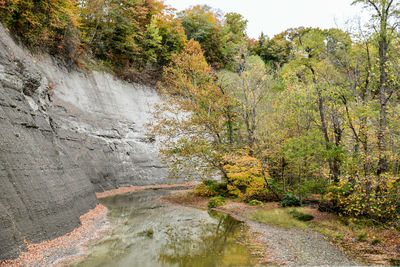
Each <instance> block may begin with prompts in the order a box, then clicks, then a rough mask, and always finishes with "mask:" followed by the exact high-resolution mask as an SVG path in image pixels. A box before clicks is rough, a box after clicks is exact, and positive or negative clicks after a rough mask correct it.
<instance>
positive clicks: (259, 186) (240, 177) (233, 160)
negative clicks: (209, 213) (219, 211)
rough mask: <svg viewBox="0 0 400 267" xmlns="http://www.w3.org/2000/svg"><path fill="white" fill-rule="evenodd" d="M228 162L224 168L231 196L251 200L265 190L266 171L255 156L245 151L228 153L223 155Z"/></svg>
mask: <svg viewBox="0 0 400 267" xmlns="http://www.w3.org/2000/svg"><path fill="white" fill-rule="evenodd" d="M224 159H225V160H226V161H227V162H228V163H229V164H227V165H225V167H224V169H225V171H226V173H227V176H228V180H229V184H228V185H227V188H228V190H229V194H230V195H231V196H234V197H237V198H240V199H241V200H251V199H254V196H256V195H258V194H260V193H261V192H262V191H264V190H265V187H266V183H265V178H268V177H265V175H267V174H266V172H263V169H262V164H261V162H260V160H258V159H257V158H254V157H251V156H249V155H248V154H246V153H242V154H239V155H238V154H229V155H226V156H225V157H224Z"/></svg>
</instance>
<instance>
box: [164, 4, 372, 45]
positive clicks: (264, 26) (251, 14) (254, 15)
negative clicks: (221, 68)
mask: <svg viewBox="0 0 400 267" xmlns="http://www.w3.org/2000/svg"><path fill="white" fill-rule="evenodd" d="M352 1H353V0H165V3H166V4H168V5H170V6H172V7H173V8H175V9H177V10H178V11H180V10H183V9H186V8H188V7H190V6H193V5H197V4H201V5H203V4H207V5H209V6H211V7H213V8H217V9H220V10H222V11H223V12H224V13H228V12H237V13H240V14H242V15H243V16H244V17H245V18H246V19H247V20H248V27H247V34H248V35H249V36H250V37H252V38H258V36H260V33H261V32H264V34H266V35H268V36H269V37H273V36H274V35H275V34H278V33H281V32H283V31H285V30H286V29H288V28H295V27H299V26H305V27H307V26H310V27H319V28H322V29H325V28H332V27H339V28H345V27H344V24H345V22H346V21H347V20H348V19H351V18H352V19H356V20H357V18H361V20H362V21H365V20H366V18H367V11H365V10H364V9H363V8H362V6H360V5H356V6H352V5H351V3H352Z"/></svg>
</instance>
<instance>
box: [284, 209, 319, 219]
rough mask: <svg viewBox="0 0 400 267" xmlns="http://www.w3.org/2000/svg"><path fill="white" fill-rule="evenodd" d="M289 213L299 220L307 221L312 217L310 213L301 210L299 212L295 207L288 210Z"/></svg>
mask: <svg viewBox="0 0 400 267" xmlns="http://www.w3.org/2000/svg"><path fill="white" fill-rule="evenodd" d="M289 214H290V215H292V216H293V218H296V219H297V220H299V221H302V222H308V221H311V220H313V219H314V216H312V215H311V214H306V213H303V212H299V211H297V210H296V209H292V210H290V211H289Z"/></svg>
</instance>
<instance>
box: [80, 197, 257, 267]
mask: <svg viewBox="0 0 400 267" xmlns="http://www.w3.org/2000/svg"><path fill="white" fill-rule="evenodd" d="M169 193H170V191H168V190H145V191H142V192H136V193H129V194H125V195H117V196H113V197H108V198H105V199H102V200H100V203H101V204H103V205H104V206H106V207H107V208H108V209H109V214H108V220H109V222H110V225H111V229H112V230H111V233H110V234H109V235H107V236H106V237H104V238H102V239H101V240H99V241H97V242H96V243H94V244H92V245H90V247H89V249H88V255H87V256H86V257H84V258H82V259H81V260H79V261H78V262H75V263H74V264H73V266H85V267H86V266H121V267H125V266H140V267H145V266H191V267H197V266H199V267H200V266H207V267H208V266H244V265H246V266H248V265H254V264H255V261H254V260H255V259H254V257H252V255H251V250H250V248H249V247H248V246H247V245H246V244H247V241H248V234H247V229H246V226H245V225H244V224H243V223H241V222H239V221H237V220H235V219H233V218H232V217H231V216H229V215H226V214H221V213H216V212H213V211H206V210H199V209H194V208H189V207H183V206H177V205H172V204H168V203H164V202H161V201H159V200H158V199H159V198H160V197H162V196H166V195H167V194H169Z"/></svg>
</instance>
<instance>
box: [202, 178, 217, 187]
mask: <svg viewBox="0 0 400 267" xmlns="http://www.w3.org/2000/svg"><path fill="white" fill-rule="evenodd" d="M203 184H205V185H206V186H213V185H215V184H217V181H215V180H211V179H209V180H204V181H203Z"/></svg>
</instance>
